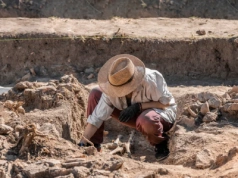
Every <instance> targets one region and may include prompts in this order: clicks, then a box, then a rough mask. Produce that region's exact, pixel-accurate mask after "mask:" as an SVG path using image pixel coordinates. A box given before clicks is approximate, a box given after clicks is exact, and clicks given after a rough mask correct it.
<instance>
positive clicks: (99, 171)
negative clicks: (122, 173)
mask: <svg viewBox="0 0 238 178" xmlns="http://www.w3.org/2000/svg"><path fill="white" fill-rule="evenodd" d="M93 173H94V175H97V176H99V175H100V176H107V177H108V176H109V175H110V173H111V172H110V171H105V170H97V169H96V170H93Z"/></svg>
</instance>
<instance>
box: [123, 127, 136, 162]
mask: <svg viewBox="0 0 238 178" xmlns="http://www.w3.org/2000/svg"><path fill="white" fill-rule="evenodd" d="M134 136H135V131H134V130H133V131H131V134H130V136H129V139H128V141H127V142H126V143H125V149H126V153H127V155H128V157H130V158H131V150H130V148H131V147H132V146H133V145H134Z"/></svg>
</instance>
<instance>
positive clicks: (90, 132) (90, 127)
mask: <svg viewBox="0 0 238 178" xmlns="http://www.w3.org/2000/svg"><path fill="white" fill-rule="evenodd" d="M97 129H98V128H97V127H96V126H94V125H92V124H90V123H88V124H87V126H86V128H85V130H84V133H83V136H84V137H85V138H86V139H88V140H90V138H91V137H92V136H93V135H94V134H95V132H96V131H97ZM80 143H84V144H85V145H86V144H87V141H86V140H84V139H83V138H82V139H81V141H80Z"/></svg>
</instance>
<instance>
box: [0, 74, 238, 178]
mask: <svg viewBox="0 0 238 178" xmlns="http://www.w3.org/2000/svg"><path fill="white" fill-rule="evenodd" d="M95 86H96V84H95V83H92V84H91V85H87V86H86V87H84V86H83V85H82V84H80V83H79V82H78V81H77V79H76V78H74V77H73V76H71V75H67V76H64V77H62V78H61V79H60V80H50V81H48V82H20V83H17V84H16V85H15V86H14V88H13V89H12V90H10V91H9V92H8V93H6V94H3V95H0V96H1V97H0V98H1V103H0V110H1V111H0V113H1V117H0V121H1V123H0V132H1V133H0V137H1V139H0V142H1V144H0V146H1V159H0V165H1V167H0V175H1V177H3V178H5V177H27V178H28V177H32V178H33V177H34V178H38V177H39V178H42V177H61V178H63V177H72V178H73V177H76V178H77V177H128V178H130V177H183V178H185V177H186V178H187V177H231V178H233V177H236V176H238V172H237V159H238V157H237V156H236V153H237V152H238V148H237V144H236V143H237V141H238V137H237V135H238V131H237V124H238V122H237V119H236V118H237V111H236V109H237V107H234V106H235V105H236V103H233V102H235V101H236V98H237V92H238V90H237V88H233V90H232V91H231V89H232V87H226V86H218V87H212V86H209V87H202V86H193V87H184V86H177V87H170V90H171V92H172V93H173V94H174V96H175V98H176V101H177V103H178V108H179V110H178V120H177V121H178V124H177V126H176V127H175V129H174V130H173V131H174V132H171V133H170V136H171V142H170V144H169V147H170V150H171V154H170V156H169V157H168V158H167V159H166V160H164V161H163V162H157V161H156V159H155V158H154V152H153V147H151V146H150V145H149V144H148V143H147V141H146V139H145V138H144V137H143V136H142V135H141V134H140V133H138V132H136V133H135V136H134V152H133V153H132V158H129V157H128V156H127V154H119V155H112V154H110V151H111V150H109V149H108V145H110V144H111V143H112V140H115V139H116V138H117V135H118V132H119V131H120V133H121V134H122V135H123V138H122V140H121V141H122V142H126V141H127V140H128V138H129V135H130V133H131V131H132V130H131V129H129V128H125V127H124V126H122V125H120V124H118V123H117V122H116V121H114V120H112V119H111V120H109V121H107V124H106V130H108V131H109V133H108V135H106V136H105V139H104V143H103V149H102V151H101V152H95V151H93V150H90V148H91V147H88V148H79V147H78V146H77V145H76V144H74V143H77V142H78V140H79V138H80V137H81V134H82V131H83V128H84V126H85V121H86V118H85V109H86V103H87V95H88V91H89V90H90V89H91V88H93V87H95ZM228 91H229V92H228ZM211 98H212V99H211ZM214 98H216V99H217V100H216V101H217V102H218V103H219V104H218V105H216V106H215V104H216V102H212V101H214ZM205 101H207V102H208V103H209V107H210V108H209V109H210V111H211V112H217V111H219V112H221V113H220V114H219V115H217V117H216V118H215V120H212V121H207V120H206V122H205V121H201V122H197V121H196V120H197V119H198V118H196V117H197V116H195V117H193V116H192V115H191V114H190V113H189V112H188V111H187V107H188V106H190V107H191V109H192V110H193V111H194V112H195V114H198V115H200V112H201V111H200V107H201V104H202V103H205ZM212 103H213V105H212ZM234 104H235V105H234ZM227 106H228V107H227ZM215 107H217V110H216V111H214V109H215ZM224 108H225V109H224ZM195 121H196V122H195ZM195 123H196V124H195ZM32 124H33V125H32ZM31 128H34V129H31Z"/></svg>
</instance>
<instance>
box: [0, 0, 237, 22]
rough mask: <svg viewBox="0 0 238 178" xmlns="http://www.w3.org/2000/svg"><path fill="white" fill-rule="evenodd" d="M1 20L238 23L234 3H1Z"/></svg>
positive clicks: (168, 0)
mask: <svg viewBox="0 0 238 178" xmlns="http://www.w3.org/2000/svg"><path fill="white" fill-rule="evenodd" d="M0 2H1V3H0V17H19V16H20V17H31V18H32V17H34V18H35V17H52V16H54V17H61V18H81V19H82V18H83V19H110V18H112V17H115V16H118V17H123V18H146V17H172V18H173V17H192V16H195V17H201V18H214V19H220V18H221V19H238V14H237V11H238V10H237V9H238V2H237V1H236V0H220V1H215V0H199V1H198V0H159V1H158V0H123V1H112V0H84V1H78V0H60V1H57V0H54V1H49V0H48V1H47V0H31V1H30V0H21V1H19V0H2V1H0Z"/></svg>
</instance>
